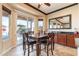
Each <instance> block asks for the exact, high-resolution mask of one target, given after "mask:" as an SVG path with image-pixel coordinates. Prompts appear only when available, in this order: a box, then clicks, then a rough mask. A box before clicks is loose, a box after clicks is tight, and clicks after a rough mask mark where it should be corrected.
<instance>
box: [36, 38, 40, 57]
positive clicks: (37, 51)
mask: <svg viewBox="0 0 79 59" xmlns="http://www.w3.org/2000/svg"><path fill="white" fill-rule="evenodd" d="M36 54H37V56H39V55H40V47H39V40H38V39H37V42H36Z"/></svg>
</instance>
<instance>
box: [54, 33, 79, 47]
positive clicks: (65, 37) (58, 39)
mask: <svg viewBox="0 0 79 59" xmlns="http://www.w3.org/2000/svg"><path fill="white" fill-rule="evenodd" d="M76 37H79V34H74V32H55V43H58V44H62V45H65V46H69V47H73V48H76V45H75V38H76Z"/></svg>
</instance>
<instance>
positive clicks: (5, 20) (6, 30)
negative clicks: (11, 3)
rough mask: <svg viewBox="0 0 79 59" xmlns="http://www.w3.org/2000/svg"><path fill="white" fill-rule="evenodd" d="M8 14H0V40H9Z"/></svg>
mask: <svg viewBox="0 0 79 59" xmlns="http://www.w3.org/2000/svg"><path fill="white" fill-rule="evenodd" d="M9 16H10V14H9V13H7V12H6V11H4V10H3V14H2V39H3V40H7V39H9V19H10V17H9Z"/></svg>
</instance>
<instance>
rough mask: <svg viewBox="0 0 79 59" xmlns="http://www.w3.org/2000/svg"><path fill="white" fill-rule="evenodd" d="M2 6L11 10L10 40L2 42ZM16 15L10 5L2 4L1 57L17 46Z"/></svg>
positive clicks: (0, 21)
mask: <svg viewBox="0 0 79 59" xmlns="http://www.w3.org/2000/svg"><path fill="white" fill-rule="evenodd" d="M2 5H4V6H5V7H7V8H8V9H10V10H11V12H12V13H11V15H10V21H9V22H10V27H9V30H10V31H9V35H10V36H9V39H8V40H5V41H3V40H2V11H1V10H2ZM16 16H17V15H16V13H15V12H14V10H13V8H11V7H10V6H9V5H8V4H0V55H3V54H4V53H6V52H8V51H9V50H10V49H11V48H13V47H15V45H16V43H15V42H16V22H15V20H16Z"/></svg>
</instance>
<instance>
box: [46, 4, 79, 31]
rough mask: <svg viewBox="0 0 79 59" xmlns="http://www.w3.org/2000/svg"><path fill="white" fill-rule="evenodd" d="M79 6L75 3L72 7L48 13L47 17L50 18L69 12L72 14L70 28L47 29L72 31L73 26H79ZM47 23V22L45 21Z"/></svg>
mask: <svg viewBox="0 0 79 59" xmlns="http://www.w3.org/2000/svg"><path fill="white" fill-rule="evenodd" d="M78 13H79V6H78V5H75V6H73V7H70V8H67V9H64V10H61V11H58V12H55V13H52V14H50V15H48V19H50V18H55V17H59V16H63V15H67V14H71V15H72V20H71V21H72V22H71V25H72V29H59V30H56V29H55V30H53V29H52V30H49V31H74V28H79V14H78ZM48 22H49V20H48ZM47 24H48V23H47Z"/></svg>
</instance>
